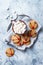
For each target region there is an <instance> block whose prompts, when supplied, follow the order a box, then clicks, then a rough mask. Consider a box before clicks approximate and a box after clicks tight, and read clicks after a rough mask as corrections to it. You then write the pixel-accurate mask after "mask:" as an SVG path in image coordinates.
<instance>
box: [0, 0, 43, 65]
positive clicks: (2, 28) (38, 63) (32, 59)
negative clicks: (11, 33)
mask: <svg viewBox="0 0 43 65" xmlns="http://www.w3.org/2000/svg"><path fill="white" fill-rule="evenodd" d="M7 8H10V10H9V11H8V12H7V10H6V9H7ZM15 11H16V14H27V15H29V16H30V17H31V18H33V19H35V20H36V21H38V22H39V23H40V24H41V26H42V29H41V31H40V33H39V36H38V39H37V41H36V42H35V44H34V45H33V46H32V47H31V48H29V49H26V50H25V51H20V50H17V49H15V48H14V47H13V48H14V49H15V55H14V56H13V57H10V58H9V57H7V56H6V54H5V50H6V48H8V47H11V46H8V45H6V43H5V42H4V41H3V39H4V37H5V35H6V30H7V27H8V25H9V23H10V21H9V19H10V18H9V19H6V17H7V16H9V14H10V15H11V14H12V13H13V12H15ZM7 24H8V25H7ZM0 65H43V0H0Z"/></svg>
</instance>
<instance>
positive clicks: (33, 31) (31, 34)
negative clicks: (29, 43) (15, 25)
mask: <svg viewBox="0 0 43 65" xmlns="http://www.w3.org/2000/svg"><path fill="white" fill-rule="evenodd" d="M28 36H29V37H33V38H34V37H36V36H37V32H36V31H35V30H30V31H28Z"/></svg>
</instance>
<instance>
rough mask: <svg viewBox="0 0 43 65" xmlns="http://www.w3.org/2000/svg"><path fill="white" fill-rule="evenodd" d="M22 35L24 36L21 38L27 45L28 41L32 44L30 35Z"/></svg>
mask: <svg viewBox="0 0 43 65" xmlns="http://www.w3.org/2000/svg"><path fill="white" fill-rule="evenodd" d="M21 37H22V38H21V40H22V43H23V44H26V45H27V43H28V44H30V37H28V36H27V35H23V36H21Z"/></svg>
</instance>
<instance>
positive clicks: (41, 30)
mask: <svg viewBox="0 0 43 65" xmlns="http://www.w3.org/2000/svg"><path fill="white" fill-rule="evenodd" d="M41 32H43V27H42V28H41V29H40V30H39V32H38V36H39V34H40V33H41ZM38 36H37V38H36V40H35V41H34V44H35V43H36V42H37V40H38ZM34 44H33V45H32V46H31V47H30V48H31V49H33V46H34ZM8 45H9V46H11V47H13V48H15V49H17V50H19V51H22V52H26V51H27V49H29V48H26V49H25V50H20V49H18V48H16V47H15V46H13V45H11V44H8Z"/></svg>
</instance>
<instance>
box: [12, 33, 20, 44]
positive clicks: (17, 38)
mask: <svg viewBox="0 0 43 65" xmlns="http://www.w3.org/2000/svg"><path fill="white" fill-rule="evenodd" d="M11 41H13V43H18V42H19V41H20V35H18V34H15V35H12V36H11Z"/></svg>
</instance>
